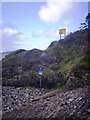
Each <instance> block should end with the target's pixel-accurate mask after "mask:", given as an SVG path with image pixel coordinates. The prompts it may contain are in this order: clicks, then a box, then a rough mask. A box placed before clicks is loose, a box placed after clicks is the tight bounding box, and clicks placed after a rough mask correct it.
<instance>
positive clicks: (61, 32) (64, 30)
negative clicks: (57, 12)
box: [59, 28, 66, 40]
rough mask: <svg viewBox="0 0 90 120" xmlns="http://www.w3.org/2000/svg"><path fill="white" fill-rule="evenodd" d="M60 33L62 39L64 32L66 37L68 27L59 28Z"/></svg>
mask: <svg viewBox="0 0 90 120" xmlns="http://www.w3.org/2000/svg"><path fill="white" fill-rule="evenodd" d="M59 34H60V40H61V34H64V37H65V35H66V28H63V29H59Z"/></svg>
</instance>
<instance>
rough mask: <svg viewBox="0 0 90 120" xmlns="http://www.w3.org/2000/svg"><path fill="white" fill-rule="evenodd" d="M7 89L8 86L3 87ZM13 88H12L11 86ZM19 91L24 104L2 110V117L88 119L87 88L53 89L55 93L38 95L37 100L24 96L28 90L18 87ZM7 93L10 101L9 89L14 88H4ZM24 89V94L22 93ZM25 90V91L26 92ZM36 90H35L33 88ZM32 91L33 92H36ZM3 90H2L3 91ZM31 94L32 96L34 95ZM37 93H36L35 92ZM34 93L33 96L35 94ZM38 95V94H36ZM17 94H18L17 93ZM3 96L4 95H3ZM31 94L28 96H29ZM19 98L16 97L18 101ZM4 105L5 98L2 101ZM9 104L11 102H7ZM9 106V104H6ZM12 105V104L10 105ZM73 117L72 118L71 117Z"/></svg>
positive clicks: (89, 116) (12, 119)
mask: <svg viewBox="0 0 90 120" xmlns="http://www.w3.org/2000/svg"><path fill="white" fill-rule="evenodd" d="M4 89H8V88H4ZM12 89H14V88H12ZM18 89H19V90H21V91H20V96H21V97H22V96H23V97H22V101H24V100H26V101H27V102H26V104H24V105H23V104H22V105H20V107H18V109H14V107H13V110H12V111H7V112H3V119H6V118H8V119H11V120H16V119H17V118H23V119H25V120H26V118H36V119H37V118H59V119H60V120H89V118H90V108H89V106H88V89H87V88H79V89H77V90H72V91H67V92H61V91H59V90H58V91H55V93H56V94H53V95H52V96H48V97H46V98H45V97H44V98H42V97H40V99H39V100H37V101H33V102H32V100H31V101H30V99H27V97H26V98H24V96H27V95H25V93H26V94H27V93H28V94H29V93H30V91H29V90H27V89H25V91H24V90H23V88H18ZM18 89H16V91H17V92H14V94H13V95H16V94H17V93H19V92H18V91H19V90H18ZM6 91H7V93H8V95H7V99H8V101H9V100H10V101H11V98H12V97H11V96H12V94H9V92H10V93H12V92H11V91H14V90H6ZM22 91H24V95H21V94H22ZM26 91H27V92H26ZM35 91H37V90H35ZM35 91H33V94H34V93H35V94H36V93H37V92H35ZM3 92H4V91H3ZM45 93H46V91H44V92H42V95H43V94H44V95H45ZM35 94H34V95H35ZM34 95H33V96H34ZM36 95H37V94H36ZM36 95H35V96H36ZM38 95H39V94H38ZM17 96H18V95H17ZM3 97H5V96H3ZM30 97H31V96H29V98H30ZM18 98H19V97H18ZM20 100H21V99H18V102H19V101H20ZM3 103H4V105H5V99H4V101H3ZM9 104H10V105H11V102H9ZM8 106H9V105H8ZM12 106H13V105H12ZM72 118H73V119H72Z"/></svg>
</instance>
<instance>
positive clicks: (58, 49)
mask: <svg viewBox="0 0 90 120" xmlns="http://www.w3.org/2000/svg"><path fill="white" fill-rule="evenodd" d="M87 34H88V30H87V29H84V30H79V31H76V32H74V33H70V34H69V35H68V36H66V38H65V39H63V40H59V41H54V42H53V43H51V45H50V46H49V47H48V48H47V49H46V50H44V51H41V50H38V49H33V50H30V51H27V50H22V49H21V50H17V51H13V52H11V53H10V54H8V55H7V56H6V57H5V58H3V59H2V77H3V80H2V83H3V85H14V86H27V85H31V86H35V87H39V80H40V76H39V75H38V68H39V67H43V68H44V73H43V76H42V87H55V86H57V85H60V86H61V85H65V84H66V83H67V81H68V80H69V77H70V75H72V74H73V75H74V77H76V76H75V74H74V73H75V72H76V73H77V74H78V73H79V74H78V76H77V79H78V80H77V81H78V82H80V83H81V81H80V80H81V79H82V77H83V76H82V75H81V74H82V72H80V70H82V71H83V70H84V72H83V73H85V74H87V71H88V72H89V70H90V68H89V62H88V60H89V56H88V45H89V42H88V38H87V36H88V35H87ZM78 71H79V72H78ZM80 75H81V76H82V77H80ZM87 76H88V75H87ZM75 79H76V78H75ZM86 79H87V78H86ZM69 81H70V80H69ZM86 81H87V80H86ZM84 84H85V85H87V84H88V82H83V84H80V86H82V85H84ZM76 86H77V85H76Z"/></svg>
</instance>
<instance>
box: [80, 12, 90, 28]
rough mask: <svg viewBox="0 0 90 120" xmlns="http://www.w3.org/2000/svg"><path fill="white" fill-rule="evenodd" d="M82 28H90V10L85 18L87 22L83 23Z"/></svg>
mask: <svg viewBox="0 0 90 120" xmlns="http://www.w3.org/2000/svg"><path fill="white" fill-rule="evenodd" d="M80 28H81V29H86V28H89V29H90V12H89V13H88V15H87V16H86V18H85V22H84V23H81V27H80Z"/></svg>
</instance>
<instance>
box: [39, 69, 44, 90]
mask: <svg viewBox="0 0 90 120" xmlns="http://www.w3.org/2000/svg"><path fill="white" fill-rule="evenodd" d="M38 73H39V75H40V89H41V87H42V80H41V76H42V74H43V68H41V67H40V68H39V69H38Z"/></svg>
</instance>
